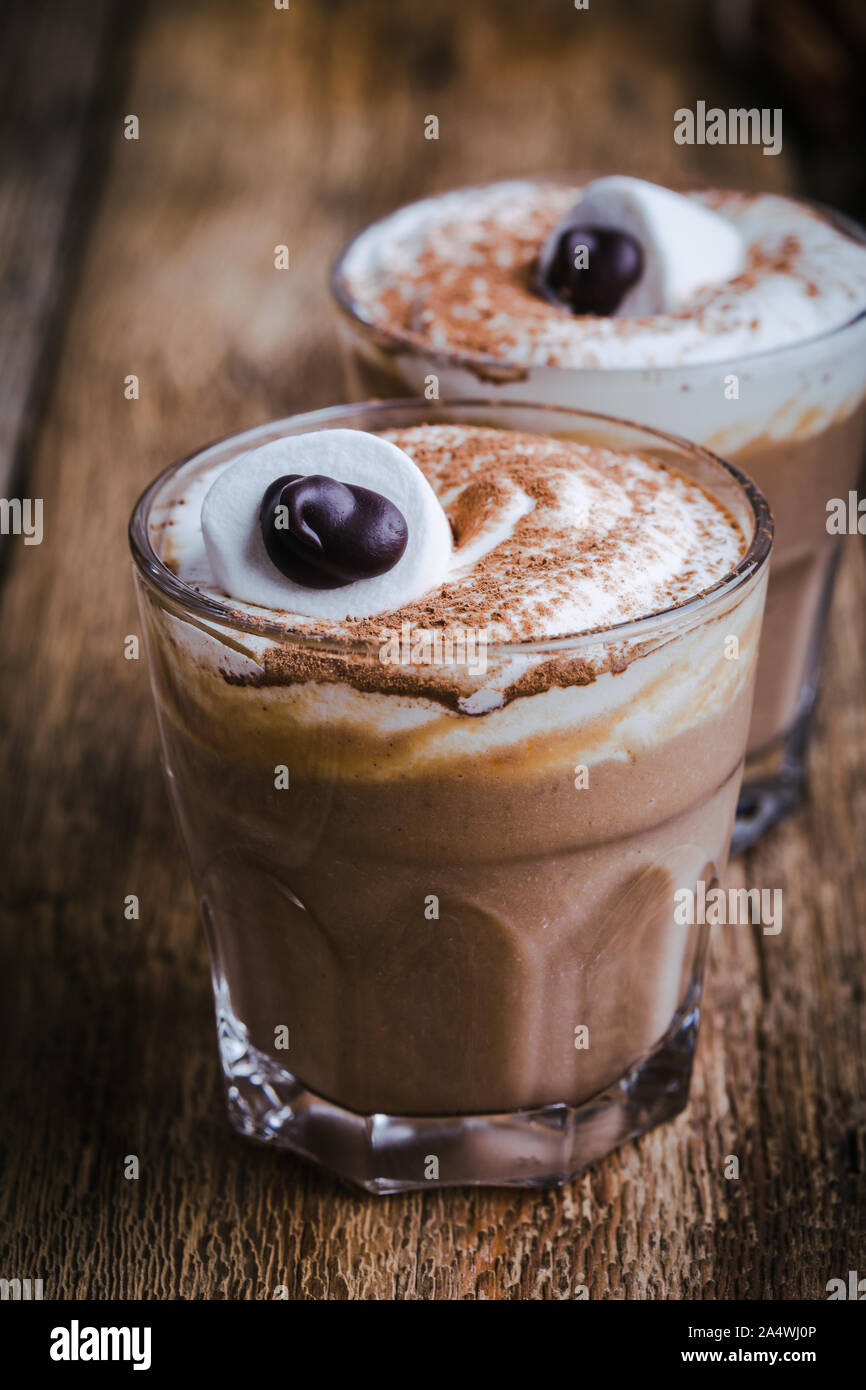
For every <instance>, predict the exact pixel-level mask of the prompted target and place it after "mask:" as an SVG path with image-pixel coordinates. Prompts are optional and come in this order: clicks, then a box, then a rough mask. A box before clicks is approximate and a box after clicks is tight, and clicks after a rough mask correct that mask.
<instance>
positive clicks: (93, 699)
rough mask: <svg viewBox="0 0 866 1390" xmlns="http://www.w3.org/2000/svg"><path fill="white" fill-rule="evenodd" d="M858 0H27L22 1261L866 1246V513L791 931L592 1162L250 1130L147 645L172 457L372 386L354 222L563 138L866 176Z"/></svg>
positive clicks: (802, 823) (615, 166)
mask: <svg viewBox="0 0 866 1390" xmlns="http://www.w3.org/2000/svg"><path fill="white" fill-rule="evenodd" d="M864 26H866V11H864V7H863V5H862V4H861V3H855V2H854V0H823V3H821V4H813V3H808V0H774V2H773V3H770V0H755V3H742V2H741V0H730V3H725V4H722V3H719V4H718V5H712V4H699V3H686V0H676V3H671V2H670V0H668V3H664V2H663V0H657V3H650V0H644V3H638V2H637V0H634V2H633V3H627V0H618V2H616V3H615V0H590V9H589V10H588V11H576V10H575V9H574V7H573V4H571V3H570V0H544V3H538V0H533V3H529V0H526V3H516V2H515V0H511V2H510V3H509V0H473V3H465V0H425V2H424V3H422V4H406V3H403V4H386V3H385V0H353V2H352V3H348V0H347V3H335V0H330V3H327V0H291V8H290V10H289V11H287V12H280V11H275V10H274V8H273V5H272V4H271V3H270V0H246V2H245V3H244V2H242V0H209V3H195V0H174V3H169V2H168V0H151V3H148V4H138V3H136V4H128V3H127V4H122V3H113V0H80V2H79V3H61V0H56V2H55V3H39V0H32V3H27V4H26V5H23V4H9V3H7V4H6V5H5V6H4V8H3V11H2V15H0V107H2V150H0V154H2V163H0V288H2V315H0V469H2V471H3V480H2V481H0V490H2V491H5V493H6V495H7V496H9V495H25V496H30V497H41V498H43V499H44V507H45V528H46V531H45V540H44V542H43V544H42V545H41V546H39V547H30V548H26V547H24V546H23V545H22V544H21V542H20V540H19V539H18V538H10V539H9V540H7V541H5V542H3V551H2V554H3V582H2V588H0V631H2V633H3V641H4V655H3V661H2V667H0V845H2V846H3V851H4V863H3V866H2V874H0V907H2V933H0V952H2V955H0V992H2V997H0V1037H2V1042H3V1054H4V1055H3V1060H2V1066H0V1085H2V1090H3V1094H2V1097H0V1126H2V1128H0V1164H2V1174H0V1276H2V1277H5V1278H14V1277H17V1278H33V1279H35V1278H42V1279H43V1281H44V1287H45V1297H46V1298H49V1297H50V1298H62V1297H70V1296H73V1295H77V1296H93V1297H107V1296H116V1297H123V1298H128V1297H133V1296H141V1297H145V1298H174V1297H185V1298H269V1297H272V1296H273V1290H274V1287H275V1286H276V1285H285V1286H286V1287H287V1288H288V1289H289V1291H290V1293H291V1294H292V1296H295V1297H303V1298H317V1299H318V1298H336V1299H340V1298H390V1297H399V1298H413V1299H415V1298H442V1299H455V1298H456V1299H460V1298H469V1299H474V1298H505V1299H509V1298H530V1299H548V1298H571V1297H574V1292H575V1288H576V1286H577V1285H579V1284H584V1283H585V1284H586V1285H588V1286H589V1287H590V1289H591V1292H592V1296H593V1297H614V1298H624V1297H625V1298H674V1299H676V1298H706V1299H713V1298H723V1299H727V1298H732V1297H745V1298H771V1299H786V1298H795V1297H806V1298H823V1297H824V1296H825V1287H826V1283H827V1281H828V1280H829V1279H830V1278H837V1277H842V1278H845V1277H846V1276H847V1271H848V1270H849V1269H860V1270H861V1271H862V1272H866V1246H864V1239H863V1230H864V1211H866V1179H864V1167H866V1138H864V1126H866V1099H864V1097H866V1049H864V1037H866V1000H864V986H863V981H864V979H866V968H864V967H866V947H864V939H863V936H864V934H863V922H864V919H866V882H864V875H863V869H862V846H863V843H864V839H866V834H864V832H866V778H864V775H863V774H864V768H866V716H864V709H863V703H864V702H863V694H862V692H863V689H864V688H866V659H864V650H863V621H862V614H863V611H864V606H866V565H864V563H863V559H864V557H863V553H862V552H863V547H862V546H856V545H853V544H852V545H849V546H848V547H847V548H846V549H847V553H846V559H845V563H844V565H843V571H842V577H841V581H840V586H839V592H838V600H837V604H836V608H835V613H834V619H833V624H832V627H831V631H830V635H829V642H828V664H827V679H826V689H825V695H824V701H823V705H822V710H821V716H820V720H819V729H818V737H817V739H816V743H815V746H814V749H813V752H812V766H811V792H810V796H809V799H808V801H807V802H806V804H805V805H804V807H803V808H802V810H801V811H800V812H799V813H798V815H797V816H796V817H795V818H794V819H792V820H791V821H789V822H787V823H786V824H785V825H784V826H782V827H781V828H780V829H779V830H778V831H777V832H775V833H774V834H773V835H772V836H770V837H769V838H768V839H767V841H765V843H764V844H762V845H761V846H760V847H759V849H758V850H757V851H755V852H754V854H752V855H751V856H749V857H748V858H747V859H746V861H738V864H737V865H735V866H734V868H733V871H732V882H734V883H736V882H737V881H738V880H737V878H736V875H737V874H739V875H740V880H739V881H741V882H743V881H745V882H749V883H751V884H763V885H765V886H766V885H769V886H772V885H778V884H784V885H785V905H786V906H785V910H786V925H785V930H784V931H783V933H782V935H781V936H780V937H778V938H762V937H760V936H759V935H756V936H755V937H754V938H751V939H749V938H747V937H745V936H744V935H743V934H742V933H739V934H729V935H727V936H726V935H724V934H722V935H717V938H716V940H715V941H714V945H713V961H712V965H711V970H710V986H709V997H708V1007H707V1012H706V1019H705V1024H704V1027H703V1030H702V1037H701V1043H700V1048H699V1057H698V1065H697V1072H696V1077H695V1083H694V1088H693V1099H692V1102H691V1105H690V1107H689V1109H688V1111H687V1112H686V1113H685V1114H684V1115H683V1116H681V1117H679V1119H678V1120H677V1121H676V1122H675V1123H674V1124H672V1125H668V1126H665V1127H663V1128H662V1129H659V1130H656V1131H655V1132H653V1133H652V1134H650V1135H648V1136H646V1137H644V1138H643V1139H642V1140H640V1141H639V1142H637V1143H633V1144H628V1145H626V1146H625V1147H624V1148H622V1149H621V1150H619V1151H618V1152H617V1153H615V1154H613V1155H611V1156H610V1157H609V1158H608V1159H606V1160H605V1161H604V1162H603V1163H601V1164H599V1165H597V1167H596V1168H594V1169H593V1170H592V1171H591V1172H590V1173H588V1174H586V1175H584V1177H582V1178H580V1179H579V1180H577V1181H576V1182H574V1183H573V1184H570V1185H569V1186H568V1187H566V1188H565V1189H563V1190H562V1191H561V1192H544V1193H540V1194H532V1193H527V1192H514V1191H511V1192H509V1191H502V1192H491V1191H479V1192H475V1191H470V1190H466V1191H456V1192H448V1191H446V1192H430V1193H417V1194H410V1195H407V1196H404V1197H392V1198H387V1199H372V1198H368V1197H361V1196H358V1195H356V1194H355V1193H353V1192H350V1191H349V1190H348V1189H346V1188H344V1187H342V1186H341V1185H340V1184H339V1183H338V1182H336V1181H335V1180H333V1179H331V1178H330V1177H329V1176H328V1175H327V1174H324V1173H321V1172H317V1171H314V1170H313V1169H311V1168H309V1167H307V1166H305V1165H303V1164H302V1163H300V1162H297V1161H295V1160H293V1159H291V1158H289V1157H287V1156H285V1155H282V1156H281V1155H279V1154H276V1153H273V1152H268V1151H266V1150H262V1149H257V1148H254V1147H252V1146H251V1145H248V1144H245V1143H244V1142H243V1141H242V1140H240V1139H238V1138H237V1137H235V1136H234V1135H232V1134H231V1133H230V1132H229V1130H228V1127H227V1124H226V1122H225V1119H224V1116H223V1112H222V1101H221V1095H220V1082H219V1078H218V1074H217V1060H216V1049H215V1047H214V1036H213V1022H212V1005H211V999H210V988H209V983H208V978H207V969H206V962H205V952H204V947H203V943H202V942H201V940H200V937H199V933H198V929H197V927H196V925H195V921H194V905H193V900H192V893H191V890H190V887H189V883H188V878H187V874H186V867H185V864H184V861H183V858H182V854H181V850H180V846H179V843H178V839H177V836H176V834H175V832H174V827H173V825H172V823H171V819H170V815H169V811H168V806H167V802H166V798H165V794H164V790H163V787H162V782H161V774H160V770H159V766H158V754H157V746H156V736H155V729H154V726H153V720H152V715H151V712H150V701H149V692H148V689H147V674H146V670H145V668H144V663H143V662H141V661H139V662H135V661H126V660H124V658H123V645H124V638H125V637H126V635H127V634H134V633H136V632H137V631H138V618H137V615H136V612H135V608H134V603H133V598H132V590H131V584H130V581H129V566H128V559H127V555H126V549H125V539H124V530H125V524H126V519H127V517H128V514H129V511H130V508H131V506H132V503H133V502H134V500H135V497H136V495H137V493H138V492H139V491H140V489H141V488H142V487H143V486H144V484H145V483H146V482H147V481H148V480H149V479H150V478H151V477H152V476H153V475H154V473H156V472H157V471H158V470H159V469H160V468H161V467H163V466H164V465H165V464H166V463H167V462H169V461H170V460H171V459H173V458H175V457H178V456H180V455H182V454H184V453H186V452H188V451H190V450H192V449H193V448H195V447H196V446H198V445H200V444H201V443H203V442H204V441H205V440H207V439H210V438H214V437H216V436H219V435H221V434H224V433H228V432H230V431H235V430H239V429H242V428H245V427H247V426H250V425H253V424H255V423H257V422H258V421H261V420H264V419H267V418H270V417H274V416H277V415H279V414H282V413H287V412H289V411H291V410H294V409H301V408H308V407H312V406H318V405H325V404H329V403H334V402H336V401H339V400H340V399H341V396H342V391H343V386H342V379H341V374H340V370H339V364H338V361H337V359H336V355H335V342H334V337H333V332H332V327H331V324H330V321H329V314H328V303H327V293H326V287H325V276H326V272H327V267H328V264H329V261H330V259H331V258H332V256H333V255H334V254H335V253H336V251H337V250H338V249H339V247H340V245H341V244H342V243H343V242H344V241H345V239H346V238H347V237H348V236H349V235H350V233H352V232H353V231H354V230H356V229H357V228H358V227H359V226H360V225H361V224H363V223H364V222H365V221H367V220H369V219H370V218H372V217H374V216H377V215H379V214H380V213H382V212H384V211H385V210H386V209H388V208H390V207H393V206H395V205H396V204H398V203H400V202H403V201H406V200H408V199H411V198H413V197H415V196H418V195H420V194H423V193H426V192H429V191H431V190H435V189H438V188H445V187H448V186H450V185H453V184H459V183H468V182H471V181H474V180H480V179H489V178H495V177H499V176H504V175H509V174H515V173H521V172H538V171H559V172H563V171H569V170H571V171H581V170H593V171H596V172H609V171H624V172H631V173H637V174H641V175H644V176H647V177H651V178H652V177H656V178H658V179H660V180H664V179H665V178H671V179H674V180H677V181H679V182H688V181H689V180H690V179H699V180H701V181H705V182H709V183H719V184H730V185H741V186H744V187H749V188H768V189H772V190H781V191H797V192H801V193H806V194H808V195H811V196H815V197H818V198H820V199H823V200H825V201H828V202H830V203H833V204H836V205H837V206H839V207H842V208H844V209H845V210H846V211H849V212H852V213H854V214H855V215H858V214H859V215H860V216H863V215H864V212H866V208H864V201H866V195H864V181H863V169H862V157H861V150H862V137H863V104H862V102H863V98H862V82H861V81H860V80H859V77H860V72H861V70H862V66H863V50H864ZM697 100H704V101H706V102H707V104H708V105H718V106H723V107H726V108H727V107H729V106H732V105H737V106H740V105H745V106H759V107H763V106H770V107H775V106H782V107H783V109H784V125H783V131H784V149H783V152H782V153H781V155H780V156H779V157H778V158H771V157H766V156H763V155H762V153H761V150H760V148H753V147H726V146H719V147H712V148H709V147H681V146H676V145H675V144H674V141H673V113H674V111H675V110H676V109H677V108H678V107H681V106H692V107H693V106H694V104H695V102H696V101H697ZM129 113H134V114H136V115H138V117H139V120H140V139H139V140H138V141H137V142H133V141H126V140H124V138H123V117H124V116H125V115H126V114H129ZM428 114H436V115H438V117H439V120H440V139H439V140H438V141H436V142H432V141H425V140H424V138H423V127H424V118H425V116H426V115H428ZM277 243H287V244H288V245H289V247H290V250H291V258H292V259H291V264H292V268H291V270H290V271H289V272H286V273H279V272H276V271H275V270H274V265H273V248H274V246H275V244H277ZM130 373H134V374H136V375H137V376H138V377H139V380H140V398H139V399H138V400H137V401H132V402H131V401H127V400H125V399H124V394H123V388H124V378H125V377H126V376H127V375H128V374H130ZM10 479H11V481H10ZM131 893H135V894H138V895H139V897H140V900H141V905H142V910H141V920H140V921H138V922H128V921H126V920H125V919H124V916H123V902H124V898H125V897H126V895H128V894H131ZM774 943H775V944H774ZM731 1153H735V1154H737V1156H738V1157H739V1158H740V1166H741V1178H740V1180H739V1181H738V1182H735V1183H733V1182H727V1181H725V1180H724V1178H723V1176H722V1171H723V1164H724V1158H725V1155H727V1154H731ZM129 1154H136V1155H137V1156H138V1157H139V1160H140V1164H141V1176H140V1177H139V1179H138V1180H137V1181H129V1180H127V1179H126V1178H125V1177H124V1176H123V1170H124V1162H125V1158H126V1156H127V1155H129Z"/></svg>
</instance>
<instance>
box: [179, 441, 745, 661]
mask: <svg viewBox="0 0 866 1390" xmlns="http://www.w3.org/2000/svg"><path fill="white" fill-rule="evenodd" d="M334 433H341V434H345V435H349V436H353V437H354V438H353V439H350V440H348V441H347V442H346V443H345V444H344V446H343V447H344V448H345V450H346V453H347V455H348V454H351V452H352V446H353V444H354V445H358V443H359V442H360V441H361V440H365V439H366V440H369V439H370V438H371V436H366V435H363V434H362V433H361V432H360V431H351V430H350V431H339V432H334ZM304 438H305V437H304V436H300V437H299V436H295V437H288V438H286V439H283V440H277V441H275V442H274V443H272V444H269V445H266V446H264V447H263V448H262V449H259V450H256V451H254V452H252V453H250V454H247V455H244V456H243V458H241V459H239V460H238V459H236V460H231V461H229V462H228V463H225V462H222V463H220V464H218V465H215V466H213V467H212V468H210V469H206V470H205V471H204V472H200V473H198V474H193V475H192V476H191V477H190V478H189V479H188V480H187V481H186V482H185V483H184V485H183V487H182V489H181V491H180V493H179V494H175V495H174V496H171V497H169V498H168V499H167V500H166V502H164V503H158V504H157V505H156V506H155V507H154V510H153V513H152V526H153V528H154V540H155V544H156V546H157V549H158V550H159V552H160V553H161V554H162V556H163V558H164V559H165V561H166V563H168V564H169V565H170V566H171V567H172V568H173V569H174V570H175V572H176V573H177V575H178V577H179V578H180V579H181V580H182V581H183V582H184V583H186V584H188V585H189V586H190V587H192V588H195V589H199V590H201V591H202V592H204V593H207V594H210V595H211V596H212V597H214V598H216V599H218V600H219V601H221V602H223V603H225V602H226V587H227V586H225V585H223V583H222V582H221V579H220V575H223V576H224V575H225V558H224V556H223V555H222V554H220V553H219V542H220V538H221V537H224V536H225V537H228V544H229V546H230V547H231V546H234V545H235V543H236V535H235V532H234V531H233V530H232V528H231V526H230V525H229V521H230V511H231V504H232V499H234V500H235V502H237V487H238V485H239V483H240V482H241V481H242V480H244V479H246V480H247V482H248V483H249V496H248V497H246V494H245V497H246V501H245V502H244V507H245V508H246V509H247V510H250V506H251V504H253V503H255V499H256V498H257V497H258V498H260V496H261V493H262V492H263V491H264V488H265V487H266V486H267V484H268V483H269V482H271V481H272V480H273V477H274V476H279V475H280V474H282V473H287V472H293V471H298V470H297V468H296V467H295V462H296V461H297V458H298V457H300V453H301V448H302V447H303V446H302V445H301V444H300V442H299V448H298V451H297V452H296V453H294V454H293V455H292V459H293V460H294V461H292V462H291V464H289V462H288V461H287V460H288V455H287V453H286V451H285V446H287V445H291V444H292V443H293V439H295V440H298V441H301V440H303V439H304ZM306 438H309V437H306ZM375 443H376V444H377V445H381V446H382V447H384V446H386V445H387V448H388V449H393V451H394V454H399V453H400V451H402V452H403V454H404V455H408V460H411V461H412V465H411V466H412V467H413V468H415V470H416V471H417V472H418V473H419V477H421V478H422V481H425V486H428V487H429V488H430V489H431V490H432V493H433V494H434V495H435V497H436V498H438V502H437V504H436V506H437V513H436V514H439V513H441V515H442V516H443V517H447V518H448V522H449V523H450V531H451V534H452V535H453V544H452V543H451V542H450V540H449V546H448V551H447V556H446V557H445V565H444V570H443V571H442V572H441V573H439V574H438V575H437V580H438V582H434V583H432V584H431V585H430V586H429V587H428V589H427V590H426V591H425V592H424V593H423V594H421V595H419V596H416V597H414V598H412V599H411V601H408V600H407V601H403V602H401V603H400V604H399V605H398V606H394V607H392V608H391V609H390V610H389V611H388V612H387V613H385V614H381V613H380V612H379V610H378V609H370V608H369V607H368V609H367V613H368V618H367V621H366V623H365V622H364V621H363V616H364V615H363V614H362V613H359V612H358V609H359V608H360V607H361V605H360V604H359V603H355V602H354V600H352V599H351V598H349V599H346V598H345V594H346V593H347V591H348V590H349V589H352V588H355V587H357V588H359V589H361V588H363V584H364V583H370V584H375V583H377V582H378V581H376V580H373V581H363V582H362V583H359V584H358V585H357V586H354V585H349V586H347V589H346V590H337V591H330V593H329V594H328V595H327V597H332V596H333V594H334V593H338V594H343V595H344V598H343V600H342V601H341V608H340V610H339V611H338V613H337V614H335V613H333V612H330V613H329V612H328V611H327V609H326V608H325V607H324V606H323V608H322V609H320V610H319V611H317V612H312V611H311V609H310V607H309V606H306V607H298V606H295V605H294V595H293V593H292V592H291V586H289V589H287V588H286V587H285V586H286V585H288V583H289V581H286V580H284V579H283V576H281V575H280V574H279V573H278V572H276V578H275V580H274V581H273V582H274V591H273V602H270V601H269V602H268V603H263V602H262V601H261V599H259V600H258V601H256V600H255V599H250V600H241V599H239V598H237V596H234V600H233V603H232V604H231V606H234V607H235V608H236V609H238V610H239V611H241V612H244V613H246V614H248V615H250V616H252V617H256V616H267V617H269V618H271V619H273V617H274V616H275V614H276V615H277V616H278V617H279V618H281V619H284V620H285V621H286V624H287V626H290V627H291V628H292V629H294V630H302V631H304V630H306V631H316V632H320V633H324V634H325V635H333V636H342V637H364V638H371V637H375V636H376V635H377V634H379V633H381V631H382V629H383V627H387V628H400V627H401V626H402V624H403V623H405V622H408V623H410V624H411V625H412V626H413V627H415V628H432V627H437V626H439V627H441V626H443V625H450V626H454V627H463V628H476V629H477V628H481V627H483V628H484V629H485V631H486V634H487V639H488V640H489V641H490V642H497V641H521V640H529V639H533V640H543V639H546V638H551V637H556V636H564V635H568V634H571V633H575V632H583V631H592V630H594V629H603V628H605V627H609V626H612V625H615V624H617V623H622V622H628V621H630V620H633V619H636V618H640V617H643V616H645V615H648V614H650V613H653V612H657V611H659V610H662V609H666V608H669V607H672V606H675V605H677V604H680V603H682V602H684V601H686V600H687V599H689V598H691V597H693V596H695V595H696V594H698V593H700V592H702V591H703V590H704V589H706V588H708V587H710V586H711V585H712V584H714V583H715V582H716V581H718V580H719V579H721V578H722V577H723V576H724V575H725V574H727V573H728V572H729V571H730V570H731V569H732V568H733V567H734V566H735V565H736V564H737V562H738V560H739V559H740V557H741V555H742V554H743V553H744V551H745V548H746V539H745V537H744V536H743V535H742V533H741V531H740V529H739V528H738V526H736V524H735V523H734V522H733V521H732V520H731V518H730V517H729V516H728V514H727V513H726V512H725V511H724V510H723V509H722V507H721V506H720V505H719V504H718V503H717V502H716V500H715V499H713V498H712V497H710V496H709V495H708V494H707V493H705V492H704V491H703V490H702V489H701V488H699V487H698V486H697V485H696V484H695V483H693V482H692V481H691V480H689V479H687V478H685V477H684V476H682V475H681V474H679V473H677V472H676V471H675V470H673V469H667V468H665V467H664V465H663V464H662V463H661V462H659V461H658V460H656V459H654V458H653V459H651V458H644V457H641V456H639V455H637V454H632V453H626V452H619V451H613V450H610V449H606V448H603V447H601V446H599V445H595V444H586V443H576V442H570V441H564V440H558V439H554V438H550V437H546V436H539V435H531V434H522V433H517V432H512V431H507V430H498V429H488V428H480V427H476V426H469V425H420V426H416V427H414V428H411V429H404V430H399V431H392V432H389V433H388V434H387V435H386V436H384V437H383V438H381V439H376V440H375ZM408 460H407V462H408ZM310 466H311V468H312V464H311V465H310ZM316 471H319V470H318V469H317V470H316ZM247 482H244V486H247ZM367 485H368V486H373V484H372V482H371V481H370V475H369V474H368V475H367ZM380 490H381V489H380ZM223 493H224V494H225V499H226V510H225V511H224V510H223V505H222V500H221V498H222V494H223ZM215 498H216V499H217V500H218V501H219V513H218V516H219V523H220V524H219V525H218V526H214V524H213V512H214V499H215ZM238 506H239V504H238ZM239 509H240V510H243V508H239ZM248 521H249V517H247V519H246V522H243V521H242V522H240V523H239V525H238V528H237V534H238V535H240V534H241V533H242V532H243V531H244V527H245V526H246V524H247V522H248ZM244 553H245V552H244V550H243V545H241V546H240V548H239V550H238V555H240V558H241V561H243V557H244ZM235 559H237V556H235ZM441 559H442V555H441V553H439V554H438V560H441ZM214 560H216V564H214ZM438 560H437V563H438ZM401 563H402V562H401ZM392 573H393V572H392ZM420 574H421V571H419V576H420ZM429 574H431V575H432V574H433V571H432V570H431V571H429ZM230 578H231V576H230ZM383 578H385V579H388V578H389V576H388V575H386V576H383ZM231 582H232V584H234V585H235V587H237V588H238V589H239V590H240V589H245V588H246V584H245V582H244V578H242V579H241V580H238V581H235V579H234V578H231ZM268 592H270V591H268ZM303 593H304V594H305V595H307V597H308V595H309V591H306V590H305V591H303ZM232 597H233V596H232V595H229V599H230V600H231V599H232ZM347 604H348V608H346V605H347ZM344 609H345V611H344ZM346 612H349V613H354V615H355V616H353V617H351V618H349V617H347V616H346Z"/></svg>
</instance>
